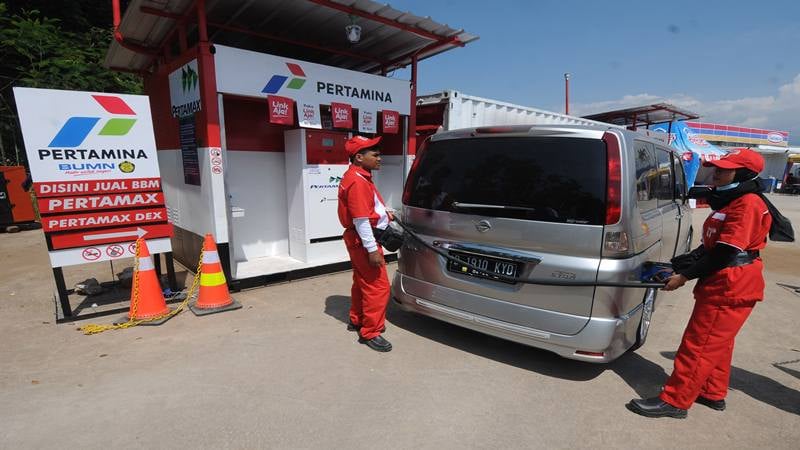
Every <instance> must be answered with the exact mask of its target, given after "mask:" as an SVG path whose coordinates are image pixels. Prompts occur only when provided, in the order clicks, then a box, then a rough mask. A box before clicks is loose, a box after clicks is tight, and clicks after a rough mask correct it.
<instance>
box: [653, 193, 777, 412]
mask: <svg viewBox="0 0 800 450" xmlns="http://www.w3.org/2000/svg"><path fill="white" fill-rule="evenodd" d="M771 223H772V216H770V214H769V211H768V209H767V206H766V205H765V204H764V202H763V201H762V200H761V198H759V197H758V195H756V194H745V195H743V196H741V197H739V198H737V199H735V200H733V201H731V202H730V203H729V204H728V205H727V206H725V207H724V208H722V209H720V210H719V211H712V213H711V215H710V216H709V217H708V219H706V221H705V223H704V224H703V246H705V248H706V249H707V250H708V249H711V248H713V247H714V246H715V245H716V244H717V243H725V244H728V245H730V246H732V247H736V248H738V249H739V250H760V249H762V248H764V247H765V246H766V238H767V234H768V233H769V227H770V224H771ZM762 269H763V264H762V262H761V258H756V259H755V260H754V261H753V262H752V263H750V264H746V265H743V266H736V267H726V268H724V269H722V270H720V271H718V272H716V273H713V274H711V275H709V276H708V277H706V278H701V279H700V280H698V282H697V285H696V286H695V288H694V296H695V305H694V310H693V311H692V316H691V318H690V319H689V323H688V324H687V325H686V331H684V333H683V339H682V340H681V345H680V347H679V348H678V353H677V354H676V355H675V369H674V371H673V372H672V376H670V378H669V380H667V383H666V384H665V385H664V390H663V392H662V393H661V400H663V401H665V402H667V403H669V404H670V405H672V406H675V407H676V408H681V409H689V407H690V406H692V404H693V403H694V401H695V399H697V397H698V395H701V396H703V397H705V398H707V399H709V400H722V399H724V398H725V396H726V395H727V393H728V381H729V378H730V370H731V357H732V355H733V343H734V339H735V338H736V334H737V333H738V332H739V329H740V328H741V327H742V325H743V324H744V321H745V320H746V319H747V317H748V316H749V315H750V312H751V311H752V310H753V307H754V306H755V304H756V302H758V301H761V300H762V299H763V297H764V277H763V276H762V273H761V272H762Z"/></svg>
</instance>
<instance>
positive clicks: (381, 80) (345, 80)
mask: <svg viewBox="0 0 800 450" xmlns="http://www.w3.org/2000/svg"><path fill="white" fill-rule="evenodd" d="M214 47H215V48H216V49H217V53H216V54H215V55H214V61H215V67H216V72H217V90H218V91H219V92H223V93H228V94H236V95H244V96H251V97H252V96H258V95H261V96H263V95H265V94H266V95H280V96H284V97H288V98H291V99H293V100H295V101H296V102H297V103H298V104H300V102H301V101H302V102H307V103H312V104H317V105H330V104H332V103H344V104H348V105H350V106H351V107H352V108H354V109H358V110H359V111H361V110H367V111H382V110H384V109H389V110H392V111H397V112H399V113H400V114H402V115H408V114H409V112H410V105H411V102H410V99H411V86H410V85H409V83H408V81H406V80H399V79H394V78H388V77H382V76H377V75H370V74H366V73H363V72H356V71H352V70H345V69H339V68H337V67H331V66H324V65H322V64H315V63H311V62H307V61H301V60H297V59H291V58H283V57H278V56H273V55H267V54H264V53H257V52H253V51H249V50H241V49H237V48H232V47H226V46H223V45H215V46H214Z"/></svg>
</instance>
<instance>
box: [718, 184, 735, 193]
mask: <svg viewBox="0 0 800 450" xmlns="http://www.w3.org/2000/svg"><path fill="white" fill-rule="evenodd" d="M738 186H739V183H738V182H736V183H731V184H726V185H725V186H717V191H729V190H731V189H735V188H736V187H738Z"/></svg>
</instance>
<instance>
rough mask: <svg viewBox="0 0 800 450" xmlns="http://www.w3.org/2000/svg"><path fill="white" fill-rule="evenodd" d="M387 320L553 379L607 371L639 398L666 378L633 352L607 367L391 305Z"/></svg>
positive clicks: (654, 390)
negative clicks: (564, 356) (631, 389)
mask: <svg viewBox="0 0 800 450" xmlns="http://www.w3.org/2000/svg"><path fill="white" fill-rule="evenodd" d="M345 298H347V297H345ZM326 312H327V308H326ZM387 320H388V321H389V323H390V324H391V325H394V326H396V327H398V328H402V329H404V330H406V331H409V332H411V333H414V334H416V335H418V336H421V337H424V338H426V339H430V340H433V341H436V342H438V343H440V344H444V345H447V346H449V347H453V348H456V349H459V350H461V351H465V352H468V353H472V354H473V355H477V356H480V357H484V358H489V359H491V360H494V361H497V362H500V363H503V364H508V365H512V366H514V367H518V368H520V369H524V370H530V371H533V372H536V373H539V374H542V375H546V376H550V377H554V378H560V379H564V380H570V381H588V380H591V379H594V378H596V377H597V376H599V375H600V374H601V373H603V372H605V371H606V370H611V371H613V372H614V373H616V374H617V375H619V376H620V378H622V379H623V380H624V381H625V382H626V383H627V384H628V385H630V386H631V387H632V388H633V389H634V390H635V391H636V392H637V393H638V394H639V395H641V396H643V397H644V396H652V395H655V394H657V393H658V389H659V388H660V386H661V384H662V383H663V382H664V380H665V379H666V373H664V369H663V368H662V367H661V366H659V365H657V364H655V363H653V362H650V361H648V360H646V359H645V358H643V357H641V356H639V355H637V354H636V353H629V354H626V355H623V356H622V357H620V358H619V359H617V360H616V361H614V362H613V363H611V364H591V363H585V362H581V361H574V360H571V359H565V358H561V357H560V356H558V355H556V354H554V353H551V352H548V351H545V350H540V349H536V348H533V347H528V346H526V345H522V344H517V343H514V342H510V341H506V340H504V339H499V338H495V337H492V336H487V335H485V334H482V333H478V332H475V331H472V330H468V329H466V328H461V327H459V326H456V325H452V324H449V323H446V322H441V321H438V320H435V319H432V318H430V317H425V316H421V315H418V314H414V313H410V312H406V311H403V310H402V309H400V308H399V307H397V306H396V305H394V304H390V305H389V310H388V312H387ZM389 331H390V332H391V329H389ZM654 393H655V394H654Z"/></svg>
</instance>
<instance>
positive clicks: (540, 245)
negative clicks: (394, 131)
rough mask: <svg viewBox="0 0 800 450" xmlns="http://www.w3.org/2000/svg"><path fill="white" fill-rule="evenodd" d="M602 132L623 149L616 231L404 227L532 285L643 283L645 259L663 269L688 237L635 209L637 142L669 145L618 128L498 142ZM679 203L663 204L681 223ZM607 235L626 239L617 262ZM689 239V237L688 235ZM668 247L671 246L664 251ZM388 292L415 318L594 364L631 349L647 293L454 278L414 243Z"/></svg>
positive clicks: (527, 130)
mask: <svg viewBox="0 0 800 450" xmlns="http://www.w3.org/2000/svg"><path fill="white" fill-rule="evenodd" d="M606 132H610V133H613V134H614V135H615V136H617V137H618V139H619V141H620V162H621V166H622V181H623V182H622V186H621V187H622V192H621V200H622V201H621V203H622V204H621V208H622V211H621V220H620V221H619V223H617V224H614V225H605V226H603V225H582V224H569V223H556V222H545V221H535V220H522V219H510V218H504V217H493V216H486V215H472V214H462V213H453V212H448V211H441V210H432V209H425V208H418V207H412V206H408V205H405V206H404V207H403V211H402V217H403V220H404V221H405V223H406V224H408V225H409V226H410V227H411V228H412V229H413V230H414V231H415V233H417V234H418V235H419V236H420V237H421V238H422V239H423V240H424V241H425V242H426V243H428V244H429V245H432V246H434V247H435V248H437V249H439V250H442V251H452V250H455V251H459V252H462V253H467V254H469V253H474V254H477V255H488V256H494V257H498V258H508V259H513V260H515V261H522V264H521V270H520V272H519V274H518V276H519V278H521V279H525V280H529V281H532V282H535V281H544V282H554V281H555V282H565V283H569V282H570V281H571V282H589V283H594V282H634V283H635V282H638V280H639V279H640V276H641V270H642V264H643V263H644V262H645V261H661V260H663V258H664V257H665V255H671V254H672V252H673V250H674V248H675V244H674V243H675V241H676V239H677V242H679V243H683V242H686V241H687V236H683V235H682V234H681V235H679V236H673V237H671V239H663V236H662V234H663V232H664V230H665V227H664V226H663V220H666V219H664V218H663V217H662V215H663V214H664V213H663V212H662V211H663V210H664V208H655V209H651V210H648V211H640V210H639V209H638V207H637V185H636V182H637V180H636V174H635V170H634V169H633V167H634V164H635V160H634V158H635V154H634V147H635V145H634V141H641V140H645V141H647V142H649V143H650V145H654V146H655V145H660V146H661V147H662V148H664V147H663V145H661V144H660V143H658V141H656V140H651V139H648V138H646V137H642V136H641V135H639V134H637V133H634V132H629V131H625V130H620V129H618V128H615V127H610V128H602V127H581V126H533V127H513V129H512V130H511V131H510V132H507V133H504V134H502V137H509V138H513V137H528V136H547V137H565V138H575V137H578V138H589V139H598V140H600V139H602V137H603V135H604V133H606ZM492 137H497V135H496V134H493V135H492ZM464 138H466V139H481V136H480V135H478V134H477V133H476V132H475V130H474V129H473V130H469V129H468V130H456V131H453V132H448V133H442V134H437V135H434V136H433V137H432V138H431V142H436V141H440V140H445V139H464ZM603 169H604V168H603ZM680 203H682V202H680V201H679V202H676V203H675V204H674V205H667V206H669V208H672V209H671V211H672V212H670V214H672V216H675V215H677V213H676V212H675V211H681V212H682V214H681V215H682V216H684V215H685V214H688V213H689V212H688V209H687V208H686V207H685V206H684V205H682V204H680ZM669 208H668V209H669ZM668 220H671V221H672V222H673V223H672V224H670V226H668V227H666V229H670V230H672V231H671V232H673V233H678V227H676V226H675V224H676V223H677V221H676V220H675V218H674V217H669V218H668ZM680 228H681V231H684V230H686V229H685V228H684V227H680ZM607 232H621V233H624V234H626V235H627V237H628V239H629V246H630V250H629V251H628V252H627V253H626V254H624V255H621V256H617V255H613V254H612V255H608V254H606V252H605V251H604V250H603V245H604V236H605V233H607ZM683 234H687V235H688V230H686V232H685V233H683ZM664 242H669V243H668V246H671V248H669V249H666V248H663V247H664V245H663V244H664ZM681 247H682V245H681V244H679V247H678V252H679V253H680V252H682V251H683V249H682V248H681ZM392 292H393V296H394V298H395V300H396V301H397V302H398V303H399V304H400V305H401V306H402V307H403V308H404V309H407V310H409V311H414V312H417V313H420V314H423V315H427V316H430V317H434V318H437V319H440V320H443V321H446V322H450V323H454V324H456V325H460V326H464V327H466V328H470V329H473V330H476V331H480V332H483V333H486V334H489V335H492V336H497V337H500V338H504V339H508V340H512V341H515V342H520V343H523V344H527V345H531V346H534V347H539V348H544V349H547V350H550V351H553V352H555V353H557V354H559V355H561V356H564V357H567V358H572V359H579V360H585V361H590V362H607V361H611V360H613V359H615V358H617V357H618V356H619V355H621V354H622V353H624V352H625V351H626V350H627V349H628V348H630V347H631V346H632V345H633V344H634V343H635V341H636V334H637V329H638V325H639V322H640V319H641V314H642V302H643V300H644V297H645V289H641V288H619V287H598V286H568V285H565V286H546V285H541V284H534V283H514V284H511V283H503V282H500V281H497V280H489V279H483V278H476V277H472V276H469V275H466V274H461V273H454V272H452V271H449V270H448V269H447V261H446V259H445V258H444V257H442V256H440V255H438V254H436V253H435V252H433V251H431V250H430V249H428V248H426V247H425V246H423V245H421V244H420V243H418V242H414V241H413V240H409V241H408V243H407V244H406V245H405V246H404V247H403V248H402V249H401V251H400V254H399V264H398V271H397V273H396V275H395V279H394V283H393V286H392ZM576 351H581V352H582V353H576ZM586 352H589V354H587V353H586Z"/></svg>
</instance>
